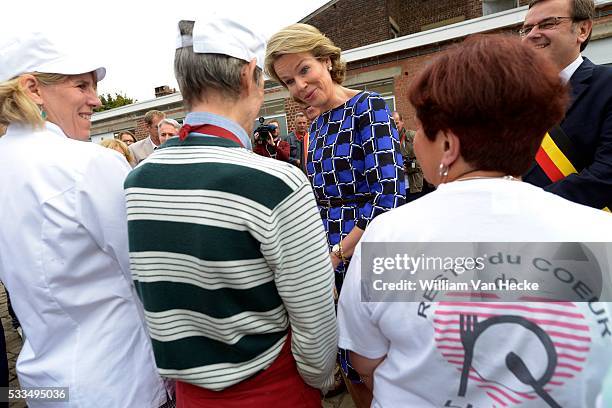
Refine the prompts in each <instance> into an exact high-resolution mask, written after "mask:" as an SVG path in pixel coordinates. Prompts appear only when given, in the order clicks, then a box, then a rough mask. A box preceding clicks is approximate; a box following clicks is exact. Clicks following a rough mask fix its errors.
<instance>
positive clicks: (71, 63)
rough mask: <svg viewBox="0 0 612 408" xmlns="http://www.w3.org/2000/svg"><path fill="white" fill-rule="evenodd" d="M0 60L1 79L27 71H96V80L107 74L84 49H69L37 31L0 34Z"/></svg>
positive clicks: (70, 72)
mask: <svg viewBox="0 0 612 408" xmlns="http://www.w3.org/2000/svg"><path fill="white" fill-rule="evenodd" d="M0 61H2V63H0V82H4V81H8V80H10V79H13V78H15V77H17V76H19V75H21V74H25V73H27V72H41V73H46V74H61V75H79V74H85V73H87V72H95V73H96V79H97V80H98V81H101V80H102V79H103V78H104V77H105V76H106V68H104V67H103V66H102V65H100V64H99V63H96V62H94V61H92V59H90V58H88V57H87V56H86V55H84V52H82V51H78V50H76V49H75V50H73V51H71V47H68V46H67V45H60V42H54V41H52V40H51V39H50V38H49V37H48V36H46V35H44V34H43V33H40V32H30V33H23V34H19V35H13V36H11V37H10V38H0Z"/></svg>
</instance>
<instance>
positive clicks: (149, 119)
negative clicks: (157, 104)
mask: <svg viewBox="0 0 612 408" xmlns="http://www.w3.org/2000/svg"><path fill="white" fill-rule="evenodd" d="M165 117H166V114H165V113H164V112H162V111H158V110H150V111H148V112H147V113H145V115H144V121H145V123H146V124H147V125H149V126H151V125H152V124H153V120H154V119H155V118H162V119H163V118H165Z"/></svg>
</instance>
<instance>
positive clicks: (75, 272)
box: [0, 122, 166, 408]
mask: <svg viewBox="0 0 612 408" xmlns="http://www.w3.org/2000/svg"><path fill="white" fill-rule="evenodd" d="M129 171H130V167H129V165H128V164H127V162H126V161H125V159H124V158H122V157H121V155H120V154H119V153H117V152H115V151H113V150H111V149H104V148H102V147H100V146H98V145H95V144H92V143H86V142H79V141H76V140H72V139H69V138H67V137H66V136H65V135H64V133H63V132H62V131H61V129H60V128H59V127H57V126H55V125H54V124H51V123H48V122H47V124H46V128H45V129H42V130H38V131H33V130H32V129H31V128H29V127H23V126H20V125H11V126H9V128H8V130H7V133H6V135H5V136H3V137H1V138H0V214H1V216H2V228H1V229H0V279H1V280H2V282H4V284H5V285H6V287H7V288H8V290H9V292H10V295H11V302H12V305H13V308H14V309H15V312H16V313H17V316H18V317H19V320H20V322H21V325H22V327H23V332H24V335H25V342H24V344H23V348H22V350H21V353H20V354H19V358H18V360H17V374H18V377H19V382H20V384H21V387H22V388H23V387H68V388H69V398H70V401H69V402H66V403H54V404H53V406H54V407H83V408H92V407H112V408H117V407H138V408H141V407H142V408H146V407H153V408H157V407H159V406H160V405H162V404H163V403H164V401H165V399H166V394H165V389H164V386H163V382H162V380H161V379H160V377H159V376H158V374H157V371H156V368H155V363H154V359H153V351H152V347H151V342H150V339H149V337H148V335H147V332H146V329H145V326H144V322H143V312H142V306H141V304H140V301H139V299H138V298H137V296H136V293H135V291H134V288H133V284H132V279H131V275H130V271H129V251H128V241H127V224H126V212H125V203H124V198H123V197H124V195H123V181H124V179H125V176H126V175H127V173H128V172H129ZM28 403H29V406H30V407H37V406H40V405H41V404H43V403H41V402H40V401H36V400H30V401H28ZM45 406H47V405H45Z"/></svg>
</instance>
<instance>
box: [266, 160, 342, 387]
mask: <svg viewBox="0 0 612 408" xmlns="http://www.w3.org/2000/svg"><path fill="white" fill-rule="evenodd" d="M296 171H299V170H296ZM302 180H303V182H302V183H301V185H300V186H299V188H298V189H297V190H296V191H294V192H293V193H291V195H290V196H289V197H287V198H286V199H285V200H284V201H283V202H282V203H281V204H279V205H278V206H277V207H276V208H275V210H274V214H273V222H272V228H273V229H274V230H275V233H274V238H273V239H272V241H271V242H267V243H266V244H265V245H264V244H262V253H263V254H264V256H265V257H266V261H267V262H268V264H269V265H270V267H271V268H272V270H273V271H274V276H275V283H276V287H277V290H278V293H279V295H280V297H281V298H282V300H283V304H284V306H285V308H286V310H287V313H288V316H289V323H290V325H291V351H292V353H293V356H294V357H295V361H296V363H297V369H298V371H299V373H300V375H301V376H302V378H303V379H304V381H305V382H306V383H307V384H308V385H310V386H312V387H314V388H318V389H321V390H324V391H325V390H327V389H329V388H331V386H332V384H333V381H334V378H333V370H334V367H335V362H336V355H337V344H338V343H337V342H338V337H337V329H336V313H335V310H334V299H333V285H334V276H333V270H332V266H331V261H330V258H329V252H328V249H327V242H326V239H325V231H324V229H323V223H322V221H321V217H320V216H319V212H318V210H317V207H316V203H315V200H314V195H313V193H312V189H311V187H310V183H309V182H308V181H307V180H306V178H305V177H303V176H302Z"/></svg>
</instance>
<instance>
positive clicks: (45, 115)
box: [38, 105, 47, 120]
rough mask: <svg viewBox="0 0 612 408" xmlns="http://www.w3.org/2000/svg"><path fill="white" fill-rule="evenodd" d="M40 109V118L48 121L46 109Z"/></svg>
mask: <svg viewBox="0 0 612 408" xmlns="http://www.w3.org/2000/svg"><path fill="white" fill-rule="evenodd" d="M38 109H39V110H40V117H41V118H42V120H47V112H45V108H43V106H42V105H40V106H39V107H38Z"/></svg>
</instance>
